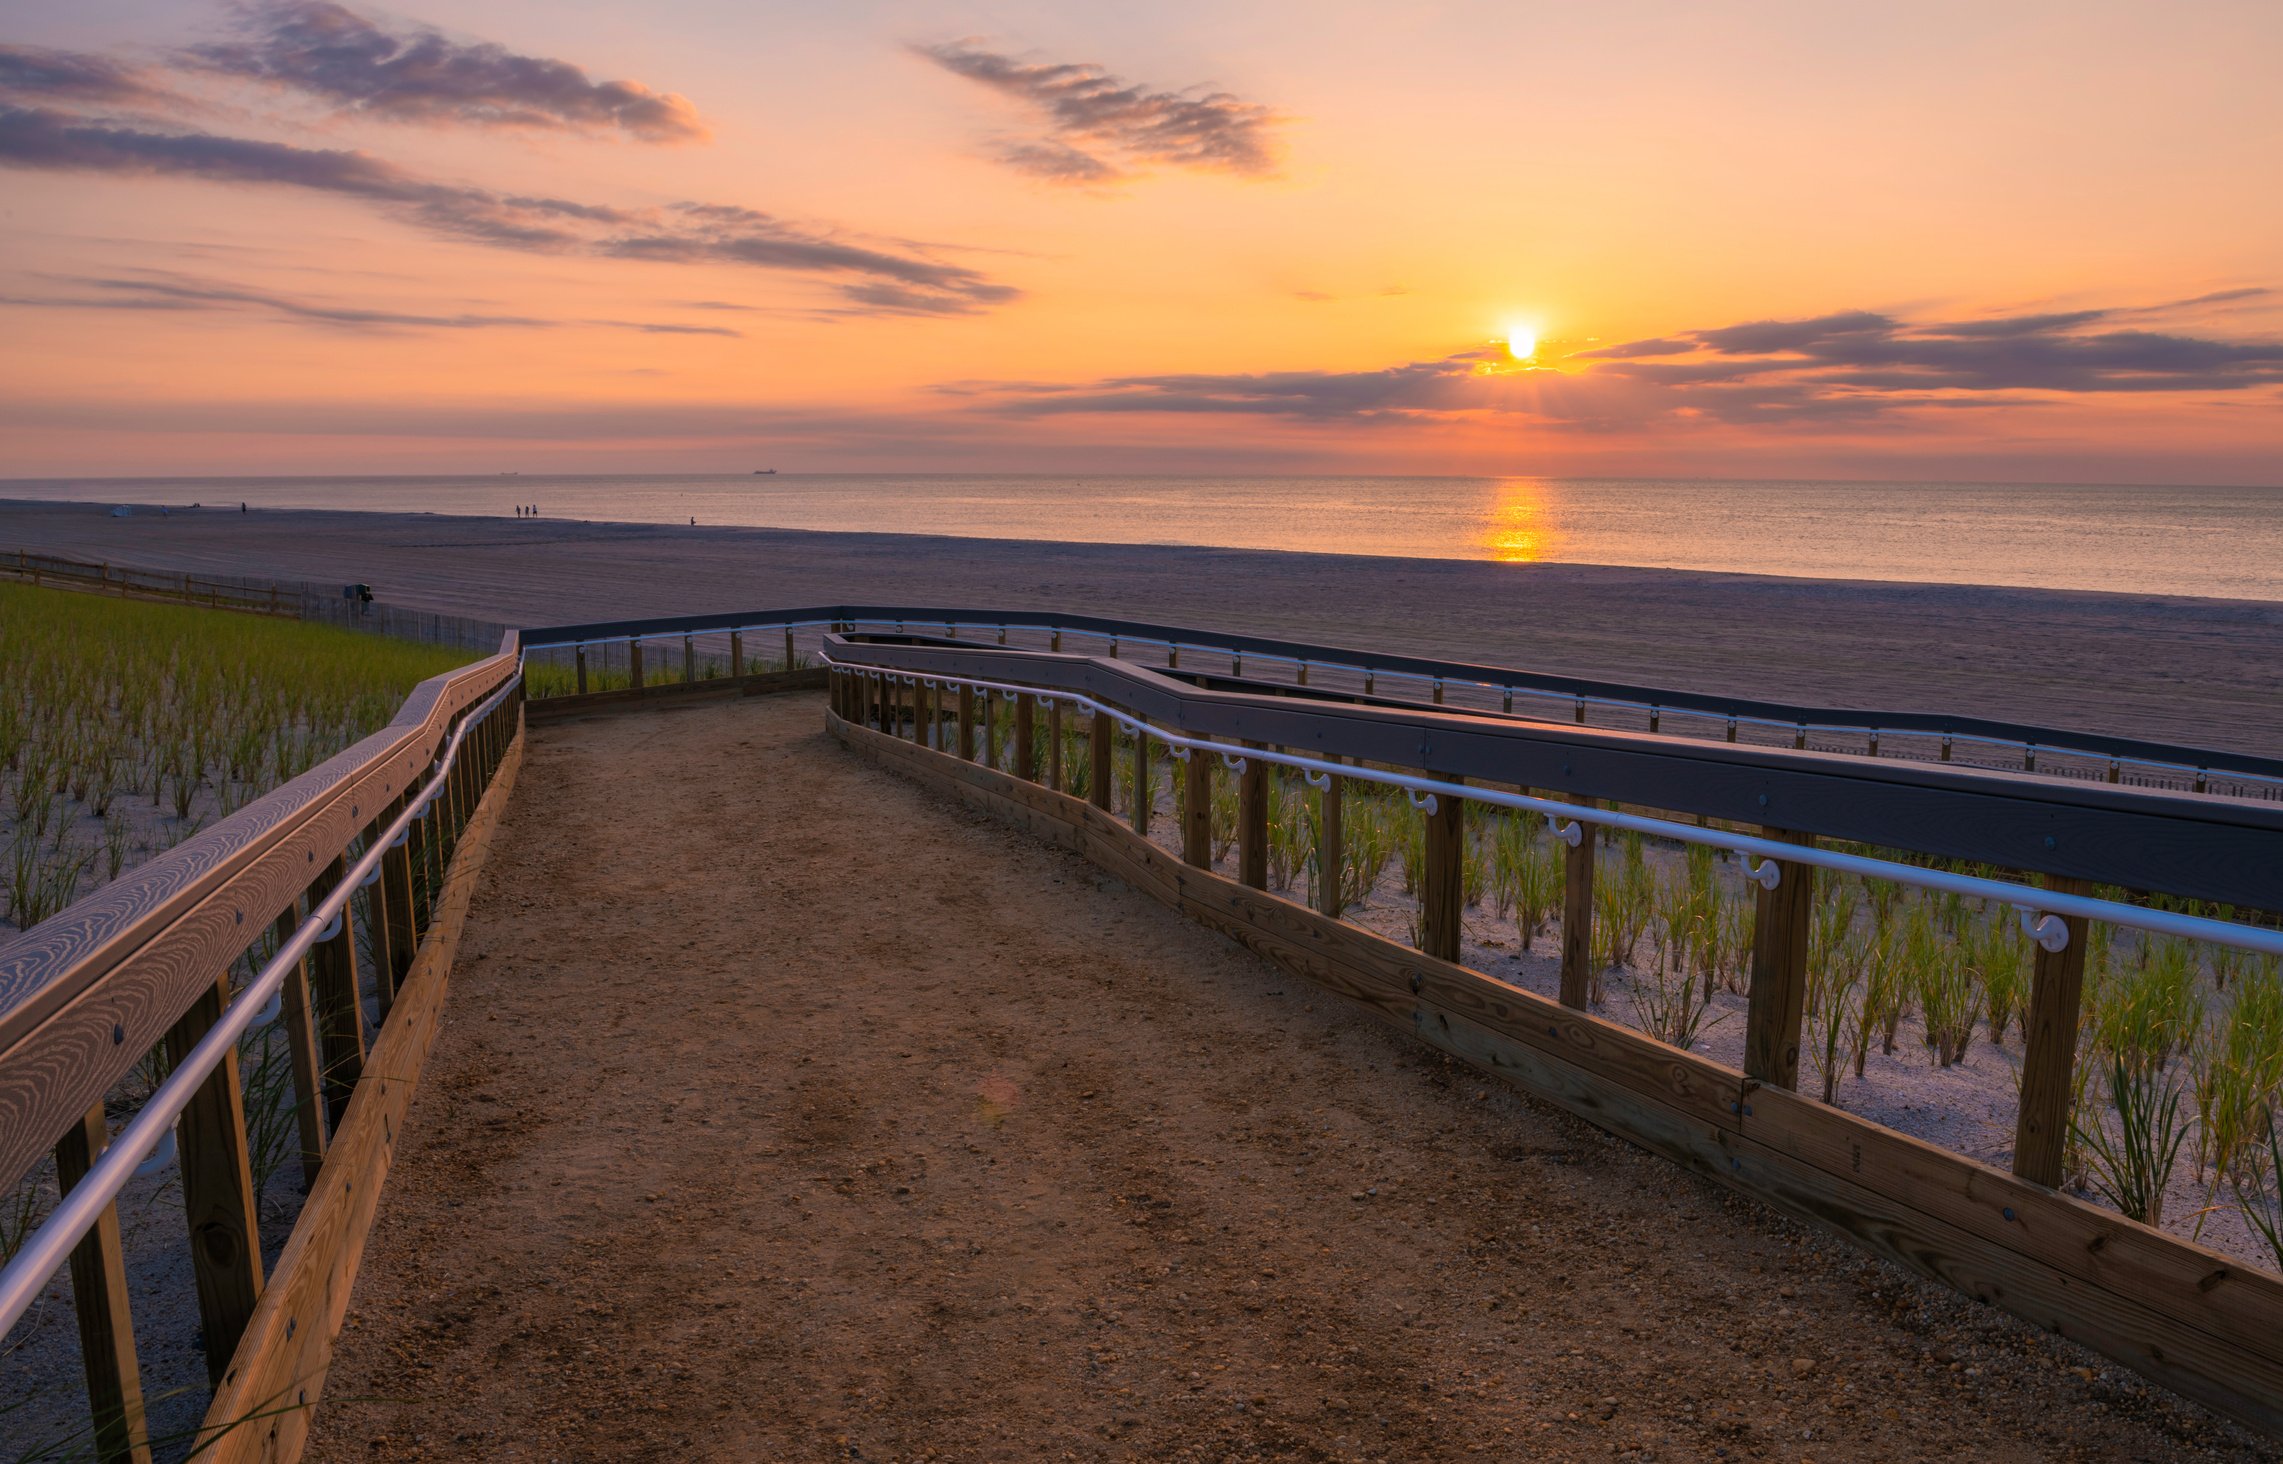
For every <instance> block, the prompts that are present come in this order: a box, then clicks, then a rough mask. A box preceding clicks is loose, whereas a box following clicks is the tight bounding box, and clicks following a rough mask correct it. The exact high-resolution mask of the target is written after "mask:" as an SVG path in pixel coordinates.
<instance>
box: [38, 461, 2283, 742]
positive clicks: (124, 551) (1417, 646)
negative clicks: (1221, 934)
mask: <svg viewBox="0 0 2283 1464" xmlns="http://www.w3.org/2000/svg"><path fill="white" fill-rule="evenodd" d="M15 548H25V549H32V550H42V551H47V552H51V553H58V554H66V555H73V556H78V557H81V558H88V559H99V560H108V561H111V562H114V563H120V564H134V565H138V566H149V567H155V568H162V569H173V570H190V571H193V572H205V573H217V574H231V575H260V576H273V577H276V578H279V579H289V580H302V579H306V580H311V581H315V582H319V583H328V582H334V581H339V582H344V583H346V582H349V581H362V582H365V583H368V584H370V585H372V586H373V587H374V591H375V593H376V595H378V596H379V597H380V598H381V599H383V600H385V601H388V602H390V603H392V604H398V605H404V606H408V607H411V608H416V609H422V610H433V611H442V612H448V613H454V614H461V615H472V616H480V617H485V618H489V619H496V620H500V621H505V622H508V623H514V624H546V623H561V622H563V621H566V620H597V619H606V618H610V617H615V616H634V615H663V614H676V613H698V612H704V611H712V610H721V611H729V610H745V609H757V608H765V607H768V606H772V605H782V604H807V603H817V602H825V601H835V600H847V601H869V602H873V603H907V604H954V605H965V606H976V607H983V606H1004V607H1007V608H1056V609H1066V610H1072V611H1084V612H1092V613H1097V614H1124V615H1132V616H1136V617H1141V618H1147V619H1153V620H1161V621H1167V622H1172V623H1176V624H1189V625H1196V626H1204V627H1212V628H1219V629H1227V630H1233V631H1252V632H1257V633H1263V634H1286V635H1293V636H1299V637H1305V638H1309V639H1314V640H1321V641H1326V642H1331V643H1334V644H1345V645H1353V646H1357V647H1360V648H1366V649H1385V650H1390V651H1409V652H1414V653H1420V654H1438V653H1439V654H1445V655H1451V656H1457V657H1465V658H1470V659H1477V660H1483V661H1489V662H1496V663H1500V664H1506V665H1512V666H1517V667H1523V668H1527V669H1533V670H1540V671H1547V672H1557V673H1567V674H1573V675H1584V676H1598V677H1606V678H1610V679H1616V680H1629V681H1637V682H1642V683H1647V684H1651V685H1657V686H1665V687H1671V688H1675V689H1680V690H1694V691H1705V692H1728V693H1733V694H1749V695H1761V696H1769V697H1779V698H1784V699H1792V700H1802V701H1815V702H1822V703H1827V704H1831V705H1848V706H1857V707H1865V708H1878V709H1895V710H1914V711H1933V710H1948V711H1960V712H1973V713H1976V714H1980V715H1985V716H1993V717H2002V718H2007V719H2013V720H2019V721H2026V722H2037V723H2042V724H2045V725H2049V726H2056V727H2061V728H2073V729H2082V730H2088V731H2101V732H2113V733H2120V734H2128V735H2136V736H2144V737H2154V738H2163V739H2169V740H2176V741H2182V742H2190V743H2195V744H2198V745H2204V746H2210V747H2214V748H2222V749H2234V750H2239V751H2245V752H2268V753H2271V752H2273V751H2275V750H2276V748H2277V747H2278V746H2283V603H2271V602H2260V601H2244V600H2202V599H2188V598H2178V597H2157V596H2131V595H2113V594H2093V593H2071V592H2063V591H2053V590H2022V589H1997V588H1982V587H1974V586H1956V585H1923V584H1891V583H1890V584H1882V583H1866V582H1851V581H1840V580H1803V579H1776V578H1768V577H1757V576H1749V575H1717V574H1702V573H1694V572H1681V571H1668V570H1649V569H1622V568H1605V567H1599V566H1591V565H1568V564H1534V565H1515V564H1489V563H1481V562H1475V561H1466V560H1403V559H1387V558H1379V557H1367V556H1347V555H1320V554H1288V553H1273V552H1265V551H1255V550H1223V549H1201V548H1184V547H1172V546H1157V545H1105V544H1058V543H1041V542H1035V541H1028V540H1004V539H964V538H947V537H921V536H912V535H898V534H888V533H882V534H826V533H807V532H797V531H789V530H770V529H738V528H707V527H703V526H700V527H697V528H689V527H677V526H660V525H647V524H614V523H578V522H556V521H551V520H546V519H540V520H536V521H532V520H522V521H519V520H516V519H512V518H510V519H497V518H454V517H444V516H440V515H429V514H383V513H369V514H368V513H345V512H314V511H277V510H272V511H264V512H255V513H252V514H239V513H235V512H224V511H218V510H204V511H199V512H181V513H176V514H174V515H172V516H171V517H165V518H161V517H158V516H156V515H148V514H138V515H136V516H135V517H133V518H127V519H113V518H109V517H107V516H106V515H105V513H104V510H103V509H102V508H101V507H99V506H91V505H85V504H56V503H30V502H21V501H9V502H0V550H5V549H15ZM2024 552H2034V551H2033V550H2032V549H2026V548H2025V551H2024Z"/></svg>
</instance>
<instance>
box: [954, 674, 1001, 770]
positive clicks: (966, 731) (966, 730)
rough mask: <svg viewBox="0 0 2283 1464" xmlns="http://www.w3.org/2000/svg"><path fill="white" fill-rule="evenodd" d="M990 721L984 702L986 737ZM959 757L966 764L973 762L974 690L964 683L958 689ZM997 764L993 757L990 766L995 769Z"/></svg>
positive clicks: (987, 705) (987, 708) (988, 705)
mask: <svg viewBox="0 0 2283 1464" xmlns="http://www.w3.org/2000/svg"><path fill="white" fill-rule="evenodd" d="M990 719H991V707H990V704H989V703H987V702H986V703H985V704H984V707H983V720H984V723H985V735H986V736H988V735H989V730H988V729H989V723H990ZM959 756H960V758H961V759H962V760H963V761H966V762H973V761H975V688H974V687H972V686H969V685H967V684H966V683H964V682H962V683H960V687H959ZM998 762H999V760H998V758H997V757H996V756H993V757H992V759H991V765H992V766H993V767H996V766H998Z"/></svg>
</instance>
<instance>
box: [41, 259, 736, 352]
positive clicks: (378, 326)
mask: <svg viewBox="0 0 2283 1464" xmlns="http://www.w3.org/2000/svg"><path fill="white" fill-rule="evenodd" d="M61 283H64V284H67V285H70V286H72V287H75V288H77V289H80V290H83V291H86V292H88V293H83V294H77V295H54V294H51V295H0V304H6V305H18V306H38V307H43V308H47V309H60V310H136V311H145V310H156V311H174V310H186V311H187V310H246V311H257V312H261V313H265V314H269V315H275V316H281V317H284V318H285V319H288V320H295V321H302V322H307V323H310V324H315V325H325V326H335V327H341V328H345V329H351V330H359V329H369V330H395V329H425V330H494V329H514V330H553V329H556V328H558V327H560V326H564V325H589V326H601V327H604V328H607V329H613V330H632V331H640V332H642V333H644V334H647V335H707V336H727V337H730V338H732V339H741V338H742V336H743V332H740V331H735V330H731V329H729V328H728V327H727V326H719V325H683V324H680V323H677V322H672V321H647V320H576V321H572V320H550V319H545V318H541V317H536V316H529V315H485V314H478V313H473V312H464V311H463V312H455V313H452V314H438V313H433V312H419V311H405V310H379V309H373V308H370V307H365V306H352V305H337V304H330V303H327V302H324V301H313V300H304V299H298V298H295V297H293V296H289V295H280V294H277V293H274V292H272V291H268V290H257V289H253V288H251V287H248V286H244V285H236V284H231V283H228V282H226V281H212V280H200V279H196V278H193V277H189V276H183V275H166V274H155V273H154V274H150V275H141V276H131V277H69V278H66V279H64V280H62V281H61Z"/></svg>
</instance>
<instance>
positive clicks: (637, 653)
mask: <svg viewBox="0 0 2283 1464" xmlns="http://www.w3.org/2000/svg"><path fill="white" fill-rule="evenodd" d="M626 670H627V679H628V684H630V685H631V686H632V687H633V688H634V689H635V690H636V691H640V690H641V689H642V642H641V641H640V640H638V639H637V638H635V637H633V636H628V637H627V638H626Z"/></svg>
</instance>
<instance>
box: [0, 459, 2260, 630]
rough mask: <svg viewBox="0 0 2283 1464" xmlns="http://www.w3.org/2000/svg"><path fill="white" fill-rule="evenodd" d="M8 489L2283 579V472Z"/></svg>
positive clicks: (1006, 533) (840, 477) (1460, 554)
mask: <svg viewBox="0 0 2283 1464" xmlns="http://www.w3.org/2000/svg"><path fill="white" fill-rule="evenodd" d="M0 497H4V498H23V499H35V500H48V501H63V502H77V503H88V504H97V505H120V504H125V505H137V506H142V505H149V506H154V507H155V506H166V507H170V508H175V507H182V508H186V507H189V506H191V505H194V504H195V505H200V506H202V507H203V508H205V509H209V510H211V509H216V508H225V507H226V508H232V509H234V508H236V507H237V506H238V505H239V504H240V503H244V504H246V505H247V506H248V507H249V508H259V509H282V508H291V509H318V510H326V509H332V510H342V511H350V512H383V513H432V514H443V515H457V516H498V517H507V516H510V515H512V514H514V513H515V512H516V510H517V509H518V507H519V506H523V505H531V506H535V507H536V509H537V510H538V514H539V516H540V517H541V518H543V519H557V520H583V521H589V522H625V523H648V524H684V523H689V522H691V521H693V520H694V521H695V522H696V523H698V524H700V525H726V526H736V527H744V528H777V529H799V530H814V531H823V532H847V533H913V534H943V535H950V536H954V537H960V538H977V539H1021V540H1032V541H1049V542H1078V543H1094V544H1142V545H1181V546H1193V547H1204V548H1228V549H1263V550H1287V551H1295V552H1303V553H1330V554H1367V555H1373V556H1384V557H1397V558H1421V559H1465V560H1476V561H1495V562H1507V563H1569V564H1598V565H1615V566H1626V567H1638V568H1654V569H1677V570H1696V571H1707V572H1719V573H1736V574H1761V575H1776V576H1787V577H1796V578H1814V579H1864V580H1891V581H1903V582H1913V583H1933V584H1962V585H1995V586H2010V587H2021V588H2036V589H2072V590H2100V591H2109V592H2115V593H2126V594H2156V595H2193V596H2202V597H2212V598H2223V599H2252V600H2283V487H2181V486H2146V485H2130V484H2019V483H1925V482H1866V481H1845V480H1813V479H1761V480H1755V479H1674V478H1525V477H1504V478H1472V477H1372V476H1298V475H1290V476H1241V475H1226V476H1212V475H1178V476H1177V475H1163V476H1150V475H1130V474H1119V475H1103V476H1099V477H1082V476H1075V475H1068V474H974V473H956V474H908V473H907V474H875V473H776V474H759V473H745V474H728V473H709V474H596V475H573V474H536V473H534V474H514V473H503V474H491V475H437V476H343V477H282V476H281V477H195V478H22V479H0Z"/></svg>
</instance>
